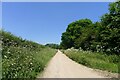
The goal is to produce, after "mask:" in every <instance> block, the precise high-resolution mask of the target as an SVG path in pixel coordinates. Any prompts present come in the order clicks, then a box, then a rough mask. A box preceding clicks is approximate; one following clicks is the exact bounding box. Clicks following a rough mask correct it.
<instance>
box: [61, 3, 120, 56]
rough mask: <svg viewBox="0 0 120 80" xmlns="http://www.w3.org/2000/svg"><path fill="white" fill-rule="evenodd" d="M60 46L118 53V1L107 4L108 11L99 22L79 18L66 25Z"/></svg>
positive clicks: (119, 44)
mask: <svg viewBox="0 0 120 80" xmlns="http://www.w3.org/2000/svg"><path fill="white" fill-rule="evenodd" d="M60 46H61V47H62V48H64V49H67V48H71V47H74V48H82V49H83V50H91V51H102V52H105V53H109V54H119V53H120V1H119V2H113V3H110V4H109V12H108V13H106V14H104V15H103V16H102V17H101V20H100V21H99V22H95V23H93V22H92V21H91V20H90V19H87V18H86V19H81V20H78V21H75V22H72V23H70V24H69V25H68V27H67V29H66V32H63V33H62V36H61V44H60Z"/></svg>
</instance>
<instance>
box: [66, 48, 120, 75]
mask: <svg viewBox="0 0 120 80" xmlns="http://www.w3.org/2000/svg"><path fill="white" fill-rule="evenodd" d="M64 53H65V54H66V55H67V56H68V57H69V58H71V59H72V60H74V61H76V62H78V63H80V64H83V65H85V66H88V67H91V68H95V69H101V70H106V71H109V72H113V73H120V71H119V70H118V64H119V59H120V56H117V55H106V54H103V53H97V52H90V51H79V50H78V51H76V50H66V51H64Z"/></svg>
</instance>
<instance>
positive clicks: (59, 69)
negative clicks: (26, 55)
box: [38, 50, 105, 78]
mask: <svg viewBox="0 0 120 80" xmlns="http://www.w3.org/2000/svg"><path fill="white" fill-rule="evenodd" d="M38 78H105V77H104V76H101V75H99V74H98V72H95V71H94V70H93V69H91V68H88V67H86V66H83V65H81V64H78V63H76V62H75V61H72V60H71V59H69V58H68V57H67V56H66V55H65V54H63V53H62V52H61V51H59V50H58V52H57V53H56V55H55V56H54V57H53V58H52V59H51V61H50V62H49V63H48V65H47V66H46V68H45V70H44V71H43V73H42V74H41V75H39V77H38Z"/></svg>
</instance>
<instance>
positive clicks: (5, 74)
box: [1, 31, 56, 79]
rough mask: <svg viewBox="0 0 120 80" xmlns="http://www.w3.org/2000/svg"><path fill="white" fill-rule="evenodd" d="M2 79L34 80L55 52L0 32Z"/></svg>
mask: <svg viewBox="0 0 120 80" xmlns="http://www.w3.org/2000/svg"><path fill="white" fill-rule="evenodd" d="M1 40H2V78H3V79H4V78H35V77H36V76H37V74H38V73H40V72H41V71H42V70H43V69H44V67H45V65H46V64H47V62H48V61H49V60H50V59H51V58H52V57H53V56H54V55H55V53H56V50H55V49H51V48H49V47H45V46H43V45H40V44H38V43H35V42H32V41H28V40H23V39H22V38H20V37H16V36H14V35H13V34H11V33H9V32H5V31H2V36H1Z"/></svg>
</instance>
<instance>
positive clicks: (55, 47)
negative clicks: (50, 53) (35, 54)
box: [45, 43, 60, 49]
mask: <svg viewBox="0 0 120 80" xmlns="http://www.w3.org/2000/svg"><path fill="white" fill-rule="evenodd" d="M45 46H48V47H51V48H54V49H59V48H60V46H59V45H58V44H53V43H51V44H46V45H45Z"/></svg>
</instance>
